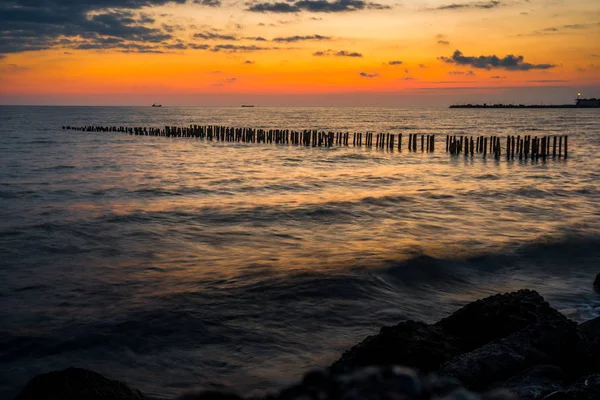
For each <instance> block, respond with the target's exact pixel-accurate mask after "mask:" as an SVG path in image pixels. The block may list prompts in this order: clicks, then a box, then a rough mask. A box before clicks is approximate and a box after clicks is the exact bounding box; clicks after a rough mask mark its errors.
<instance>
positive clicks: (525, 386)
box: [501, 365, 564, 400]
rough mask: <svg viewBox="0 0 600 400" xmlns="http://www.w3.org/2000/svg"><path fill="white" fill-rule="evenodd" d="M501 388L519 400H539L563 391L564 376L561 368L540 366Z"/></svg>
mask: <svg viewBox="0 0 600 400" xmlns="http://www.w3.org/2000/svg"><path fill="white" fill-rule="evenodd" d="M501 386H502V388H504V389H506V390H509V391H510V392H512V393H514V394H515V395H516V396H517V397H518V398H519V400H538V399H540V398H542V397H543V396H545V395H547V394H550V393H552V392H555V391H557V390H560V389H562V388H563V387H564V374H563V372H562V370H561V369H560V368H558V367H555V366H553V365H540V366H537V367H533V368H530V369H528V370H526V371H523V372H522V373H521V374H519V375H517V376H514V377H512V378H511V379H509V380H508V381H506V382H504V383H503V384H502V385H501Z"/></svg>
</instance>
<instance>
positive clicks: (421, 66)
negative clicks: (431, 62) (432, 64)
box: [419, 64, 429, 68]
mask: <svg viewBox="0 0 600 400" xmlns="http://www.w3.org/2000/svg"><path fill="white" fill-rule="evenodd" d="M419 68H429V67H427V65H425V64H419Z"/></svg>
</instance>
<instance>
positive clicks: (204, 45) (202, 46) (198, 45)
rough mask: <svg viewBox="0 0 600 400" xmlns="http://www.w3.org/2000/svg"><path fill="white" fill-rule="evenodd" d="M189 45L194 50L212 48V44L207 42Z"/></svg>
mask: <svg viewBox="0 0 600 400" xmlns="http://www.w3.org/2000/svg"><path fill="white" fill-rule="evenodd" d="M188 46H189V48H190V49H194V50H208V49H209V48H210V46H209V45H207V44H196V43H190V44H189V45H188Z"/></svg>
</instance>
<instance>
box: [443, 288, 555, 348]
mask: <svg viewBox="0 0 600 400" xmlns="http://www.w3.org/2000/svg"><path fill="white" fill-rule="evenodd" d="M557 318H558V319H564V316H562V315H561V314H560V313H559V312H558V311H556V310H555V309H554V308H552V307H550V304H548V302H546V301H545V300H544V298H543V297H542V296H540V295H539V294H538V293H537V292H535V291H533V290H526V289H525V290H519V291H517V292H512V293H505V294H497V295H495V296H491V297H487V298H485V299H481V300H477V301H474V302H472V303H470V304H467V305H466V306H464V307H463V308H461V309H460V310H458V311H456V312H455V313H453V314H451V315H450V316H449V317H447V318H444V319H442V320H440V321H439V322H438V323H436V324H435V326H436V327H441V328H442V329H443V330H444V331H445V332H447V333H449V334H450V335H452V336H454V337H456V338H457V339H458V340H459V341H460V343H459V344H460V346H461V348H463V350H465V351H469V350H472V349H475V348H477V347H479V346H482V345H484V344H486V343H488V342H491V341H493V340H498V339H501V338H504V337H506V336H509V335H511V334H513V333H515V332H518V331H520V330H521V329H523V328H525V327H527V326H529V325H531V324H534V323H539V322H540V321H545V320H551V319H557Z"/></svg>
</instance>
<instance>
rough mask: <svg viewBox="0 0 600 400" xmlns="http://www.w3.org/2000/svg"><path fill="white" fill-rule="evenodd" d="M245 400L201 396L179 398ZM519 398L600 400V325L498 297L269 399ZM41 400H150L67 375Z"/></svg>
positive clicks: (381, 342)
mask: <svg viewBox="0 0 600 400" xmlns="http://www.w3.org/2000/svg"><path fill="white" fill-rule="evenodd" d="M397 365H405V366H407V367H398V366H397ZM438 376H443V377H444V378H438ZM459 382H461V383H459ZM461 384H462V385H463V386H461ZM492 390H496V392H490V391H492ZM497 390H501V391H500V392H498V391H497ZM502 390H509V391H510V393H513V394H514V395H510V394H508V392H506V391H502ZM477 393H479V394H477ZM483 393H487V394H483ZM242 398H243V397H240V396H238V395H236V394H230V393H224V392H204V393H200V394H193V395H187V396H184V397H182V398H180V400H211V399H213V400H238V399H242ZM517 398H518V399H521V400H541V399H544V400H588V399H589V400H591V399H600V318H597V319H595V320H591V321H588V322H585V323H583V324H581V325H579V326H577V325H576V324H575V323H574V322H572V321H570V320H568V319H567V318H566V317H564V316H563V315H562V314H560V313H559V312H558V311H556V310H555V309H553V308H552V307H550V305H549V304H548V303H547V302H546V301H544V299H543V298H542V297H541V296H540V295H539V294H538V293H536V292H533V291H530V290H521V291H518V292H514V293H507V294H502V295H496V296H491V297H488V298H486V299H482V300H478V301H476V302H473V303H471V304H468V305H466V306H465V307H463V308H461V309H460V310H458V311H456V312H455V313H453V314H452V315H450V316H448V317H447V318H444V319H442V320H441V321H439V322H437V323H435V324H425V323H423V322H415V321H407V322H402V323H400V324H397V325H395V326H392V327H383V328H381V330H380V332H379V333H378V334H377V335H373V336H369V337H367V338H366V339H365V340H363V341H362V342H361V343H359V344H358V345H356V346H354V347H353V348H351V349H350V350H348V351H347V352H345V353H344V354H343V355H342V357H341V358H340V359H339V360H338V361H336V362H335V363H333V365H331V366H330V367H329V368H328V369H326V370H323V371H316V372H311V373H309V374H307V375H306V376H305V378H304V379H303V380H302V381H301V382H300V383H298V384H297V385H294V386H292V387H290V388H288V389H285V390H283V391H281V392H279V393H278V394H273V395H272V396H269V397H266V398H265V399H272V400H300V399H302V400H306V399H319V400H328V399H331V400H333V399H348V400H350V399H403V400H412V399H415V400H429V399H436V400H516V399H517ZM38 399H40V400H42V399H43V400H55V399H56V400H59V399H60V400H75V399H77V400H100V399H102V400H142V399H144V397H143V396H142V394H141V393H140V392H139V391H137V390H133V389H130V388H128V387H127V386H126V385H125V384H123V383H120V382H117V381H112V380H110V379H107V378H104V377H102V376H101V375H99V374H96V373H94V372H91V371H86V370H82V369H78V368H69V369H67V370H64V371H60V372H52V373H49V374H43V375H40V376H37V377H35V378H34V379H32V380H31V381H30V382H29V383H28V384H27V386H26V387H25V389H24V390H23V392H22V393H21V394H19V396H18V397H17V398H16V400H38ZM257 400H258V399H257Z"/></svg>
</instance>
